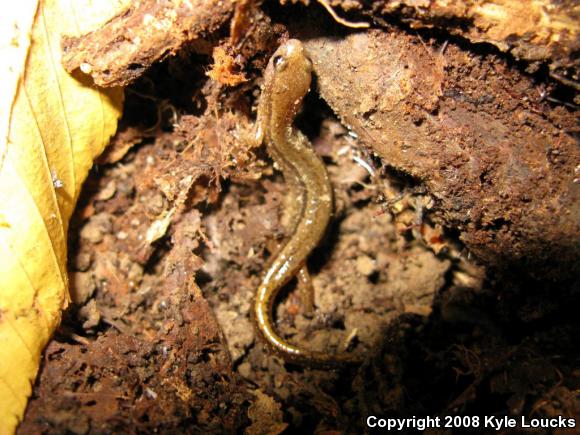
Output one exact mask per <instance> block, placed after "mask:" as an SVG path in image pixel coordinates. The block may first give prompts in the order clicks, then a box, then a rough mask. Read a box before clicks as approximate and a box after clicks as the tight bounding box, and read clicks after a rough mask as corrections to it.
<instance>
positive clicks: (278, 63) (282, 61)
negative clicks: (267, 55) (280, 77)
mask: <svg viewBox="0 0 580 435" xmlns="http://www.w3.org/2000/svg"><path fill="white" fill-rule="evenodd" d="M273 62H274V68H276V71H282V70H284V69H285V68H286V66H287V65H288V60H287V59H286V58H285V57H284V56H274V60H273Z"/></svg>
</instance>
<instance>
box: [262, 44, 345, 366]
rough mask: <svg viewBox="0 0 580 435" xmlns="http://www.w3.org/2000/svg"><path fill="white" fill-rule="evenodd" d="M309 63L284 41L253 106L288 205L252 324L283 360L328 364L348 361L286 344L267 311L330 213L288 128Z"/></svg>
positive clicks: (326, 196)
mask: <svg viewBox="0 0 580 435" xmlns="http://www.w3.org/2000/svg"><path fill="white" fill-rule="evenodd" d="M311 79H312V62H311V61H310V59H309V58H308V56H307V54H306V51H305V49H304V47H303V45H302V43H301V42H300V41H298V40H296V39H290V40H288V41H287V42H285V43H284V44H282V45H281V46H280V47H279V48H278V49H277V50H276V52H275V53H274V54H273V55H272V57H271V59H270V61H269V63H268V66H267V67H266V71H265V75H264V85H263V88H262V94H261V97H260V101H259V103H258V117H257V129H256V140H257V141H259V142H262V141H263V142H265V143H266V146H267V149H268V152H269V154H270V155H271V157H272V159H273V160H274V162H275V163H276V164H277V166H278V167H279V169H280V170H281V171H282V174H283V176H284V181H285V183H286V184H287V185H288V188H289V195H291V198H293V200H292V205H291V209H290V210H288V211H289V212H290V216H291V219H290V222H291V223H290V228H289V230H290V231H289V232H290V234H291V235H290V237H289V238H288V240H287V241H286V242H284V243H283V244H282V245H281V246H280V249H279V251H278V252H277V253H276V254H275V255H274V256H273V260H272V261H271V262H270V264H269V266H268V267H267V269H266V271H265V273H264V276H263V278H262V282H261V284H260V286H259V287H258V289H257V292H256V297H255V302H254V319H255V322H256V326H257V329H258V331H259V332H260V333H261V335H262V336H263V337H264V338H265V340H266V342H267V343H268V344H269V345H270V346H271V347H272V348H273V349H274V350H275V351H276V352H277V353H278V354H280V355H281V356H282V357H283V358H284V359H286V360H289V361H292V362H298V363H306V364H308V363H313V364H315V365H316V363H319V364H322V365H328V364H329V363H333V362H350V360H351V358H350V357H348V356H346V355H345V354H336V355H332V354H328V353H325V352H317V351H313V350H307V349H303V348H300V347H297V346H295V345H292V344H290V343H288V342H287V341H286V340H284V339H283V338H282V337H281V336H280V335H279V334H278V333H277V332H276V330H275V328H274V325H273V323H272V307H273V304H274V301H275V299H276V296H277V294H278V292H279V291H280V289H281V288H283V287H284V285H285V284H286V283H288V281H290V280H291V279H292V278H293V277H294V276H296V275H297V274H299V273H300V271H301V269H302V268H304V267H305V265H306V259H307V257H308V255H309V254H310V252H311V251H312V249H313V248H314V247H316V246H317V245H318V243H319V242H320V240H321V238H322V237H323V235H324V233H325V231H326V227H327V225H328V223H329V221H330V218H331V216H332V213H333V191H332V186H331V184H330V181H329V178H328V173H327V171H326V167H325V166H324V163H323V162H322V160H321V159H320V157H318V155H317V154H316V153H315V152H314V150H313V149H312V147H311V145H310V143H309V141H308V139H307V138H306V136H304V134H302V132H300V131H299V130H297V129H295V128H293V127H292V124H293V122H294V118H295V117H296V114H297V112H298V111H299V109H300V107H301V105H302V100H303V98H304V96H305V95H306V94H307V93H308V91H309V90H310V85H311Z"/></svg>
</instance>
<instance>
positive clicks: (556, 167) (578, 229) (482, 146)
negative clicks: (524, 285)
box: [307, 31, 580, 274]
mask: <svg viewBox="0 0 580 435" xmlns="http://www.w3.org/2000/svg"><path fill="white" fill-rule="evenodd" d="M307 48H308V51H309V53H310V55H311V57H312V59H313V62H314V68H315V72H316V74H317V75H318V85H319V91H320V94H321V95H322V97H323V98H324V99H325V100H326V101H327V102H328V103H329V104H330V106H331V107H332V108H333V110H334V111H335V112H336V113H337V114H338V115H339V116H340V118H341V119H342V121H343V122H344V123H345V124H346V125H348V126H350V128H352V130H353V131H354V132H355V133H357V134H358V136H359V137H360V139H361V141H362V142H363V143H365V144H367V145H368V146H370V147H371V148H372V149H373V150H374V151H376V152H377V153H378V154H379V155H380V156H381V157H382V158H383V159H384V162H385V163H386V164H387V165H390V166H392V167H394V168H396V169H398V170H401V171H404V172H405V173H407V174H410V175H411V176H413V177H415V178H417V179H419V180H420V181H421V182H423V183H424V184H425V185H426V186H427V187H428V189H429V191H430V193H431V194H432V195H433V197H434V198H436V204H437V206H436V209H437V210H438V211H439V214H440V217H441V219H442V220H443V221H444V222H445V223H446V225H447V226H449V227H452V228H456V229H458V230H459V231H460V238H461V239H462V241H463V242H464V243H465V244H466V246H467V247H468V248H469V249H470V250H471V252H473V253H475V254H476V255H477V257H479V258H480V259H482V260H484V261H485V262H486V263H487V264H491V265H497V266H506V267H508V266H511V267H513V266H514V265H517V266H518V269H516V270H521V269H520V267H523V268H524V269H527V271H528V272H532V273H533V272H539V270H540V269H541V270H542V272H541V273H548V271H550V273H553V274H560V273H562V271H563V270H566V271H567V272H570V270H571V269H575V271H576V272H577V271H578V270H577V268H578V266H577V259H578V257H579V255H580V249H579V246H580V243H579V240H578V239H579V235H580V222H579V219H578V216H580V209H579V193H580V184H578V180H577V179H576V178H577V177H578V173H577V172H578V167H577V166H576V165H577V164H578V162H580V153H579V148H578V144H577V142H576V141H575V139H574V137H573V132H574V131H577V130H576V124H575V117H574V114H573V113H568V112H567V111H566V110H564V109H562V108H561V107H560V108H551V107H550V106H549V105H547V104H545V103H543V102H541V101H540V98H539V96H538V95H539V94H538V90H537V89H536V88H534V85H533V84H532V83H531V81H530V80H529V79H528V78H526V77H524V76H522V75H521V74H519V73H518V72H517V71H515V70H513V69H510V68H508V67H507V66H506V65H505V63H504V62H503V61H502V60H499V59H498V58H496V57H495V56H492V55H490V56H483V57H482V56H477V55H473V54H470V53H467V52H464V51H462V50H461V49H459V48H458V47H456V46H453V45H452V44H450V45H449V46H447V47H446V49H445V51H444V52H443V53H442V50H441V47H432V46H428V45H427V44H425V43H424V42H423V41H422V40H420V39H419V38H417V37H415V36H411V35H407V34H403V33H400V32H390V33H384V32H381V31H369V32H364V33H356V34H351V35H350V36H348V37H346V38H342V39H337V38H326V37H320V38H313V39H310V40H309V41H308V43H307ZM330 59H332V60H330ZM551 260H553V261H551ZM557 264H559V266H560V267H556V265H557ZM562 266H563V267H562ZM570 268H571V269H570ZM512 270H513V269H512Z"/></svg>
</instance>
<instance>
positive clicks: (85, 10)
mask: <svg viewBox="0 0 580 435" xmlns="http://www.w3.org/2000/svg"><path fill="white" fill-rule="evenodd" d="M97 3H98V7H99V9H98V10H97V9H95V8H94V6H95V4H97ZM120 5H121V2H119V1H118V0H109V1H99V2H94V4H93V2H91V1H83V2H79V1H75V2H73V1H70V0H46V1H40V2H38V0H18V2H15V3H14V4H11V6H10V7H4V8H3V11H2V16H1V17H0V56H1V58H2V59H3V60H5V62H4V61H3V62H2V63H3V65H2V66H1V67H0V434H5V433H13V432H14V430H15V428H16V426H17V424H18V422H19V421H20V420H21V419H22V415H23V413H24V410H25V408H26V403H27V399H28V396H30V393H31V388H32V384H33V383H34V379H35V377H36V373H37V371H38V366H39V362H40V356H41V352H42V350H43V348H44V346H45V345H46V344H47V342H48V340H49V339H50V337H51V335H52V333H53V331H54V329H55V328H56V327H57V326H58V324H59V322H60V319H61V310H62V309H64V308H65V307H66V306H67V304H68V300H69V296H68V280H67V272H66V258H67V254H66V243H67V236H66V234H67V227H68V222H69V219H70V216H71V214H72V212H73V209H74V206H75V203H76V201H77V198H78V196H79V193H80V189H81V186H82V183H83V181H84V180H85V178H86V176H87V173H88V171H89V169H90V168H91V166H92V164H93V160H94V159H95V158H96V157H97V156H98V155H99V154H100V153H101V152H102V151H103V149H104V147H105V146H106V144H107V143H108V142H109V139H110V136H111V135H112V134H113V133H114V132H115V129H116V126H117V119H118V118H119V116H120V113H121V109H122V102H123V91H122V90H121V89H109V90H100V89H97V88H96V87H95V86H94V85H91V84H90V83H89V81H88V80H87V79H86V78H81V77H77V78H73V77H71V76H69V75H68V74H67V73H66V72H65V71H64V69H63V68H62V67H61V64H60V56H61V49H60V37H61V35H77V34H79V33H81V32H86V31H88V30H89V29H90V27H91V26H96V25H98V24H99V23H100V24H102V23H103V22H104V21H105V20H106V19H108V18H110V17H111V16H112V14H114V13H115V9H116V8H118V7H120Z"/></svg>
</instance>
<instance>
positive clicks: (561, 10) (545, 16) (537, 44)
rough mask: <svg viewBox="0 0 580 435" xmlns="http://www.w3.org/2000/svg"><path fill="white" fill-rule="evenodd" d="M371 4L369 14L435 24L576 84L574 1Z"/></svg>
mask: <svg viewBox="0 0 580 435" xmlns="http://www.w3.org/2000/svg"><path fill="white" fill-rule="evenodd" d="M372 9H373V15H374V14H376V13H377V12H378V13H380V14H383V16H385V17H389V16H396V17H398V18H399V19H401V20H403V21H406V22H407V23H409V24H410V25H411V26H412V27H414V28H424V27H437V28H440V29H442V30H444V31H446V32H450V33H453V34H456V35H460V36H462V37H465V38H467V39H468V40H469V41H471V42H487V43H490V44H493V45H495V46H496V47H498V48H499V49H500V50H502V51H504V52H511V53H512V54H513V55H514V56H515V57H516V58H519V59H524V60H526V61H530V62H534V63H536V62H546V63H547V64H548V65H549V67H550V70H551V73H552V75H553V76H554V77H555V78H556V79H558V80H561V81H563V82H565V83H567V84H573V85H575V86H576V88H578V86H579V84H578V81H579V76H578V71H579V69H578V67H579V60H578V52H579V50H580V6H579V4H578V2H577V1H575V0H562V1H561V0H476V1H473V0H456V1H447V0H378V1H375V2H374V3H373V5H372Z"/></svg>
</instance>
